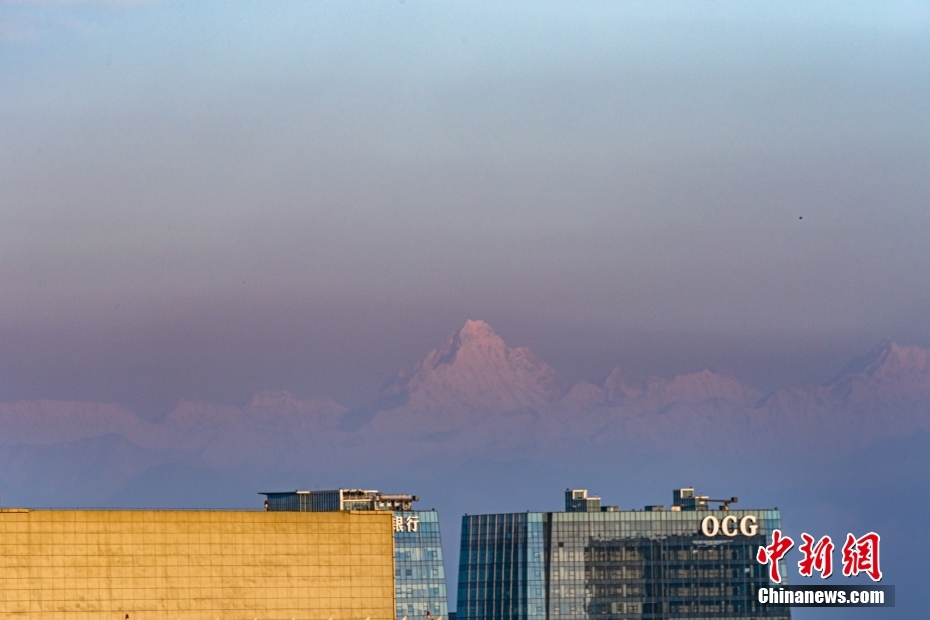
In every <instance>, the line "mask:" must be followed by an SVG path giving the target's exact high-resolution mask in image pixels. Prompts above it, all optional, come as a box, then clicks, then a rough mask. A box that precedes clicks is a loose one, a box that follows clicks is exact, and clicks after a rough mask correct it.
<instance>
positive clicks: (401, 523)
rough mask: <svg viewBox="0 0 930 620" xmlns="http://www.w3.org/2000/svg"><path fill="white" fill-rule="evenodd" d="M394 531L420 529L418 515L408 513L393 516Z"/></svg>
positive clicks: (414, 530) (415, 530)
mask: <svg viewBox="0 0 930 620" xmlns="http://www.w3.org/2000/svg"><path fill="white" fill-rule="evenodd" d="M394 531H395V532H418V531H420V517H418V516H417V515H410V516H409V517H398V516H395V517H394Z"/></svg>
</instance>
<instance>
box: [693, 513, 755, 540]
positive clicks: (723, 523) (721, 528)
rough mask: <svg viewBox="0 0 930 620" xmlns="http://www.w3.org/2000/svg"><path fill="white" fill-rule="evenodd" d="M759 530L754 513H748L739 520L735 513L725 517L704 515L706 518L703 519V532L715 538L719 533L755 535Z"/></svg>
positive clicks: (731, 535) (726, 534)
mask: <svg viewBox="0 0 930 620" xmlns="http://www.w3.org/2000/svg"><path fill="white" fill-rule="evenodd" d="M737 521H739V529H737ZM758 531H759V526H758V524H757V522H756V518H755V516H753V515H746V516H745V517H743V518H742V519H738V520H737V518H736V517H734V516H733V515H730V516H727V517H724V518H723V519H718V518H717V517H715V516H713V515H711V516H707V517H704V520H703V521H701V532H703V533H704V536H707V537H709V538H713V537H714V536H716V535H717V534H723V535H724V536H730V537H733V536H736V535H737V534H742V535H743V536H755V535H756V533H757V532H758Z"/></svg>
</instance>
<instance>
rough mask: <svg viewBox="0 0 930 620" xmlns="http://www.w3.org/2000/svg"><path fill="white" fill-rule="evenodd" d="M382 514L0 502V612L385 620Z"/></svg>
mask: <svg viewBox="0 0 930 620" xmlns="http://www.w3.org/2000/svg"><path fill="white" fill-rule="evenodd" d="M391 516H392V515H391V513H390V512H373V511H363V512H356V511H343V512H247V511H236V512H233V511H173V510H26V509H15V508H6V509H0V618H4V619H5V618H16V617H21V618H30V619H31V618H36V619H43V620H46V619H47V620H52V619H55V620H58V619H61V620H90V619H91V618H93V619H94V620H98V619H107V618H112V619H114V620H117V619H118V620H125V618H126V616H127V615H128V617H129V618H130V619H131V620H169V619H170V620H177V619H179V618H180V619H182V620H207V619H209V620H215V619H222V620H233V619H242V620H246V619H247V620H253V619H255V618H258V619H260V620H291V619H296V620H301V619H304V620H329V619H330V618H332V620H368V619H370V620H394V551H393V527H392V522H391Z"/></svg>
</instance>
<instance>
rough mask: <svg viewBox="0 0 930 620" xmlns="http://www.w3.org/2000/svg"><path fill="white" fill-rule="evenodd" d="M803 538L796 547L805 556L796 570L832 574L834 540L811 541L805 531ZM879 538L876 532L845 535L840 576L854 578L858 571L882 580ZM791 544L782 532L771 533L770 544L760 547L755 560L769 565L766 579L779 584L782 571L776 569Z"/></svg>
mask: <svg viewBox="0 0 930 620" xmlns="http://www.w3.org/2000/svg"><path fill="white" fill-rule="evenodd" d="M801 538H802V540H803V541H804V542H803V543H802V544H801V546H800V547H798V550H799V551H800V552H801V554H802V555H803V556H804V557H803V558H802V559H801V561H800V562H798V572H799V573H800V574H801V576H802V577H813V576H814V572H815V571H816V572H818V573H820V577H821V578H822V579H826V578H827V577H829V576H830V575H832V574H833V549H834V544H833V540H831V538H830V537H829V536H824V537H823V538H821V539H820V540H818V541H816V542H814V537H813V536H811V535H810V534H808V533H806V532H805V533H803V534H801ZM879 542H881V537H880V536H879V535H878V534H876V533H875V532H869V533H868V534H866V535H865V536H862V537H861V538H856V537H855V536H853V535H852V534H847V535H846V544H844V545H843V550H842V556H843V557H842V561H843V576H844V577H854V576H856V575H858V574H859V573H865V574H866V575H868V576H869V578H870V579H871V580H872V581H881V579H882V571H881V568H880V567H879V558H878V545H879ZM793 546H794V541H793V540H792V539H791V537H789V536H783V535H782V533H781V531H779V530H774V531H773V532H772V544H770V545H768V546H767V547H759V552H758V553H757V554H756V560H757V561H758V562H759V564H768V567H769V579H771V580H772V581H773V582H775V583H781V574H780V573H779V569H778V561H779V560H781V559H782V558H783V557H785V554H786V553H788V551H790V550H791V548H792V547H793Z"/></svg>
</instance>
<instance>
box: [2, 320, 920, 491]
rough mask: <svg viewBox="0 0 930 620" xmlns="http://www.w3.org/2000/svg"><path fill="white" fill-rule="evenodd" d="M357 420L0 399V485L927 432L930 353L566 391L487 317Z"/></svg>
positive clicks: (278, 409)
mask: <svg viewBox="0 0 930 620" xmlns="http://www.w3.org/2000/svg"><path fill="white" fill-rule="evenodd" d="M362 413H363V414H364V415H359V412H358V411H349V410H348V409H347V408H345V407H343V406H342V405H340V404H338V403H336V402H334V401H332V400H329V399H325V398H323V399H309V400H300V399H297V398H295V397H294V396H293V395H292V394H290V393H288V392H262V393H259V394H256V395H255V397H254V398H253V399H252V401H251V402H250V403H249V404H248V405H246V406H244V407H228V406H218V405H214V404H210V403H200V402H192V401H182V402H181V403H179V405H178V406H177V407H176V408H175V410H174V411H172V412H171V413H170V414H169V415H168V416H166V417H165V418H164V419H163V420H162V421H160V422H157V423H153V422H148V421H145V420H144V419H143V418H141V417H140V416H138V415H136V414H134V413H133V412H131V411H128V410H126V409H125V408H123V407H121V406H119V405H115V404H99V403H81V402H70V401H51V400H40V401H22V402H16V403H0V485H7V486H9V485H13V486H19V485H28V484H36V483H37V481H36V480H33V479H31V478H30V476H29V475H28V470H29V467H25V468H24V464H25V463H40V462H41V463H46V461H48V463H47V465H43V467H44V468H45V470H48V468H52V469H55V468H56V467H57V468H58V469H57V470H56V471H60V472H61V474H60V476H59V477H60V479H61V480H63V481H66V480H69V479H70V478H69V474H68V472H70V471H92V470H88V469H87V468H86V467H84V466H83V465H82V462H80V459H81V458H83V457H82V456H81V455H82V454H83V452H82V451H84V452H86V453H87V454H86V458H88V459H96V461H95V462H101V463H117V462H120V463H124V465H123V466H122V467H123V469H124V470H125V471H126V472H136V473H138V472H142V471H147V470H148V469H149V468H151V467H154V466H158V465H160V464H183V465H184V466H190V467H206V468H218V469H221V470H236V471H238V470H239V469H240V468H246V469H247V470H249V471H252V470H254V471H266V470H267V471H272V470H273V471H288V470H290V469H292V468H295V467H305V466H308V464H312V463H319V462H321V460H322V461H325V462H327V463H329V464H338V463H352V462H359V460H366V459H370V458H373V457H374V456H375V455H381V458H389V459H398V458H399V459H403V460H410V459H418V458H428V457H429V455H434V456H435V455H442V457H443V458H456V455H459V456H461V457H462V458H465V457H467V456H468V455H472V454H490V455H496V454H510V455H520V454H523V455H533V454H536V453H538V452H539V451H547V452H549V453H557V452H558V451H561V450H584V449H586V447H587V446H596V445H610V446H617V447H620V446H624V447H625V448H626V449H638V450H642V449H655V448H656V447H659V446H661V447H663V448H669V447H671V446H674V445H680V444H684V443H689V442H690V443H695V442H696V443H706V444H707V445H714V444H715V442H717V443H719V442H720V441H722V440H723V439H726V440H727V441H728V442H729V443H728V445H735V446H743V448H742V449H745V450H749V451H750V452H751V451H752V450H754V449H756V448H753V446H764V445H768V444H771V443H772V442H773V441H776V440H777V438H782V439H783V440H784V441H790V442H792V443H794V444H797V443H798V442H805V441H806V442H809V443H810V444H811V446H813V447H816V444H817V442H818V441H822V440H823V439H822V438H823V437H827V436H829V437H831V438H833V439H835V440H836V441H844V442H846V443H847V444H849V445H858V444H867V443H868V442H870V441H874V440H875V438H877V437H881V436H887V435H902V434H907V433H910V432H913V431H915V430H924V431H926V430H930V350H928V349H924V348H921V347H915V346H904V345H899V344H896V343H892V342H888V343H885V344H884V345H882V346H881V347H879V348H878V349H876V350H874V351H872V352H871V353H870V354H869V355H868V356H866V357H865V358H863V359H861V360H857V361H856V362H855V363H853V364H850V365H849V366H847V367H846V368H844V369H843V371H841V372H840V374H838V375H837V376H836V377H834V378H833V379H832V380H830V381H829V382H827V383H826V384H823V385H814V386H807V387H794V388H785V389H780V390H776V391H774V392H772V393H770V394H767V395H764V394H762V393H760V392H758V391H757V390H755V389H754V388H752V387H750V386H747V385H745V384H743V383H741V382H740V381H739V380H738V379H736V378H735V377H733V376H732V375H729V374H726V373H721V372H716V371H712V370H709V369H704V370H701V371H698V372H694V373H689V374H683V375H678V376H676V377H672V378H670V379H668V378H660V377H650V378H648V379H646V380H644V381H634V380H632V379H630V378H629V376H627V375H626V374H625V373H624V372H623V370H622V369H621V368H619V367H618V368H614V369H613V370H612V371H610V372H609V373H608V374H607V376H606V377H605V378H604V380H603V381H599V382H590V381H580V382H577V383H575V384H574V385H571V386H569V385H568V384H567V383H566V382H565V381H564V379H563V378H562V377H560V376H559V374H558V373H557V372H556V371H555V370H554V369H553V368H552V367H550V366H549V365H548V364H546V363H545V361H543V360H542V359H540V358H539V356H537V355H536V354H535V353H534V352H533V351H531V350H530V349H528V348H526V347H509V346H508V345H507V344H506V343H505V342H504V340H503V339H502V338H501V337H500V336H499V335H497V334H496V333H495V332H494V330H493V329H491V327H490V326H489V325H488V324H487V323H485V322H483V321H479V320H469V321H467V322H466V323H465V325H464V326H463V327H462V328H461V329H459V330H458V331H456V332H455V333H454V334H452V335H450V336H449V338H447V339H446V341H445V342H443V343H442V344H441V345H440V346H439V347H437V348H436V349H434V350H432V351H430V352H429V353H427V354H426V356H425V357H424V358H423V359H422V360H421V361H420V362H418V363H417V364H415V365H414V366H413V367H412V368H410V369H409V370H408V371H406V372H403V373H400V374H399V375H397V376H396V377H394V378H392V379H391V380H389V381H388V382H387V383H386V384H385V387H384V388H383V390H382V391H381V393H380V394H379V395H378V397H377V399H376V401H375V402H374V403H373V405H372V406H371V407H369V408H367V409H366V410H364V411H363V412H362ZM353 416H354V418H353ZM349 418H352V419H353V423H352V424H346V423H345V422H346V420H347V419H349ZM94 451H98V452H101V453H100V454H96V456H95V455H94V454H91V453H92V452H94ZM104 451H109V453H110V454H104V453H103V452H104ZM114 454H118V455H119V459H118V460H117V459H115V457H114V456H113V455H114ZM56 455H58V456H56ZM49 459H51V461H49ZM55 459H59V460H60V461H61V462H58V461H56V460H55ZM68 459H70V460H68ZM56 463H57V464H56ZM30 467H31V466H30ZM4 472H5V473H4ZM127 475H128V474H127ZM122 479H123V478H120V477H118V476H117V477H113V478H112V480H122ZM88 480H89V478H88ZM61 484H65V483H64V482H62V483H61ZM87 484H90V482H88V483H87ZM114 484H115V483H114ZM91 486H93V485H91ZM94 488H97V487H94Z"/></svg>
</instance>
